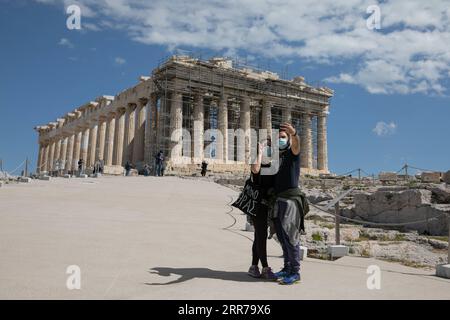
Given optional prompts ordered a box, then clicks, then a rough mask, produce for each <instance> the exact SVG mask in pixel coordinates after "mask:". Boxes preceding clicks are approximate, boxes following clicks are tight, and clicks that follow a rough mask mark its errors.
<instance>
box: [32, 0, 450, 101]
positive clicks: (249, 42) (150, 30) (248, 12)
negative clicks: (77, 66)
mask: <svg viewBox="0 0 450 320" xmlns="http://www.w3.org/2000/svg"><path fill="white" fill-rule="evenodd" d="M36 1H39V2H44V3H59V4H60V5H64V6H65V5H67V4H68V3H69V2H70V3H72V2H75V3H76V4H78V5H80V7H81V8H82V28H83V24H85V27H86V29H88V30H107V29H113V30H120V31H124V32H126V33H127V34H128V35H129V37H130V38H131V39H132V40H134V41H138V42H142V43H145V44H159V45H163V46H166V47H167V48H169V49H175V48H180V47H182V48H183V47H189V48H194V49H195V48H199V49H203V48H207V49H212V50H217V51H220V52H222V53H225V52H236V53H237V54H241V52H245V53H243V54H244V55H252V56H257V57H261V56H262V57H268V58H277V59H283V60H284V61H285V60H292V59H303V60H306V61H310V62H313V63H327V64H329V65H336V66H338V67H340V66H345V65H346V64H345V62H350V63H349V64H348V66H351V67H349V68H350V69H349V70H341V73H340V74H337V75H333V76H330V77H328V78H327V80H328V81H331V82H334V83H338V82H343V83H351V84H357V85H361V86H362V87H364V88H365V89H366V90H368V91H369V92H371V93H383V94H392V93H402V94H409V93H417V92H419V93H423V94H444V93H445V91H447V89H448V88H447V87H446V83H448V80H449V77H450V76H449V74H450V9H449V6H448V1H446V0H428V1H423V0H386V1H382V2H381V3H379V6H380V9H381V28H382V29H381V30H378V31H376V30H368V29H367V27H366V18H367V17H368V14H367V13H366V8H367V7H368V6H369V5H373V4H374V3H375V4H376V3H377V1H374V0H346V1H335V0H324V1H316V0H302V1H300V0H279V1H273V0H228V1H219V0H192V1H184V0H172V1H166V0H152V1H139V0H101V1H98V0H77V1H69V0H36Z"/></svg>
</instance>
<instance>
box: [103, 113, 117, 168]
mask: <svg viewBox="0 0 450 320" xmlns="http://www.w3.org/2000/svg"><path fill="white" fill-rule="evenodd" d="M115 131H116V117H115V114H114V113H112V114H110V118H109V119H108V120H107V124H106V139H105V152H104V154H105V165H107V166H111V165H112V164H113V154H114V153H113V151H114V135H115Z"/></svg>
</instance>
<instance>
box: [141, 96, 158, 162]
mask: <svg viewBox="0 0 450 320" xmlns="http://www.w3.org/2000/svg"><path fill="white" fill-rule="evenodd" d="M156 102H157V96H156V95H152V96H151V97H150V99H149V100H148V102H147V107H146V108H145V113H146V117H145V133H144V136H145V137H144V162H145V163H148V164H151V163H153V151H152V150H153V149H154V147H155V144H156V128H157V121H156V119H157V117H156V113H157V109H156Z"/></svg>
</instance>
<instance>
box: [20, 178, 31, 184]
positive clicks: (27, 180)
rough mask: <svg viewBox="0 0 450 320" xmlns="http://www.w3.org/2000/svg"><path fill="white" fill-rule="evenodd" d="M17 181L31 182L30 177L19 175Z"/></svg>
mask: <svg viewBox="0 0 450 320" xmlns="http://www.w3.org/2000/svg"><path fill="white" fill-rule="evenodd" d="M19 182H24V183H30V182H31V178H29V177H20V178H19Z"/></svg>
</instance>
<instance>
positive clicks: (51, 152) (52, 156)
mask: <svg viewBox="0 0 450 320" xmlns="http://www.w3.org/2000/svg"><path fill="white" fill-rule="evenodd" d="M54 159H55V141H51V142H50V150H49V153H48V164H47V165H48V166H47V167H48V171H53V167H54Z"/></svg>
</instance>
